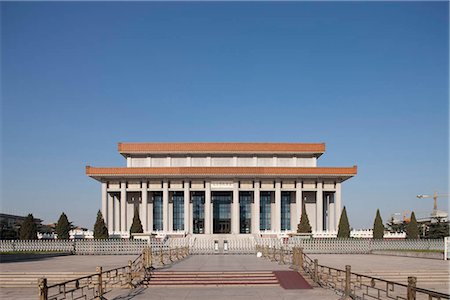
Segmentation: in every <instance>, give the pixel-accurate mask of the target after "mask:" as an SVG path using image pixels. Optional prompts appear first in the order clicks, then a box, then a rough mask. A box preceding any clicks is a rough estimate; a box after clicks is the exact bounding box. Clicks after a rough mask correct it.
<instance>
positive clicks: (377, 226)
mask: <svg viewBox="0 0 450 300" xmlns="http://www.w3.org/2000/svg"><path fill="white" fill-rule="evenodd" d="M383 236H384V225H383V220H382V219H381V215H380V210H379V209H377V214H376V216H375V220H374V222H373V238H374V239H382V238H383Z"/></svg>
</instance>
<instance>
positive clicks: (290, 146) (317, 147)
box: [118, 143, 325, 154]
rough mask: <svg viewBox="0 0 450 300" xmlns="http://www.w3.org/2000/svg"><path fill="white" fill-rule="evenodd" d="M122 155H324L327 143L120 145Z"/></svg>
mask: <svg viewBox="0 0 450 300" xmlns="http://www.w3.org/2000/svg"><path fill="white" fill-rule="evenodd" d="M118 149H119V152H120V153H174V152H175V153H242V152H244V153H314V154H315V153H324V152H325V143H119V145H118Z"/></svg>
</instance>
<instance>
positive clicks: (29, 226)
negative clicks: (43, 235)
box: [19, 214, 38, 240]
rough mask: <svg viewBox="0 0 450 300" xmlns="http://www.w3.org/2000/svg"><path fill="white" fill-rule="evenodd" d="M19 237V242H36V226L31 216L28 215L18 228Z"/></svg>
mask: <svg viewBox="0 0 450 300" xmlns="http://www.w3.org/2000/svg"><path fill="white" fill-rule="evenodd" d="M19 237H20V239H21V240H37V238H38V237H37V226H36V223H35V222H34V217H33V214H28V216H27V217H26V218H25V220H24V221H23V223H22V225H21V226H20V233H19Z"/></svg>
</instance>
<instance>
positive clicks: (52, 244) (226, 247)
mask: <svg viewBox="0 0 450 300" xmlns="http://www.w3.org/2000/svg"><path fill="white" fill-rule="evenodd" d="M149 245H150V246H151V247H152V249H153V250H155V251H157V250H160V249H161V248H162V249H165V248H168V247H171V248H175V247H185V246H189V249H190V253H191V254H217V253H229V254H247V253H254V251H255V246H256V245H260V246H268V247H270V248H272V247H276V248H280V247H285V248H287V249H291V248H292V247H294V246H299V247H302V248H303V251H304V252H305V253H330V254H333V253H335V254H339V253H348V254H350V253H355V254H356V253H361V254H362V253H371V252H372V251H374V250H434V251H442V252H444V251H445V249H446V246H447V247H448V246H449V240H448V239H446V242H444V240H443V239H436V240H408V239H401V240H392V239H381V240H374V239H327V238H323V239H313V238H311V239H309V238H301V237H292V238H289V239H277V238H261V237H254V236H247V237H230V238H220V239H219V238H214V237H207V236H203V237H184V238H181V237H180V238H168V239H165V240H164V241H160V240H156V239H151V240H149V241H146V240H137V239H135V240H128V239H105V240H64V241H63V240H30V241H20V240H15V241H10V240H0V252H17V251H19V252H26V251H41V252H65V253H74V254H80V255H92V254H96V255H101V254H140V253H142V250H143V249H144V248H145V247H148V246H149ZM447 249H448V248H447ZM447 253H448V252H447ZM445 257H448V254H447V255H446V256H445Z"/></svg>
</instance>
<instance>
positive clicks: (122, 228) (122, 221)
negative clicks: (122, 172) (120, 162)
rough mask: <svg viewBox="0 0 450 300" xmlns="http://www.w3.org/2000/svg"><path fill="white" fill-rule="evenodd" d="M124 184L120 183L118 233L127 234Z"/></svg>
mask: <svg viewBox="0 0 450 300" xmlns="http://www.w3.org/2000/svg"><path fill="white" fill-rule="evenodd" d="M126 185H127V184H126V182H120V231H121V232H122V234H124V233H126V232H127V228H128V226H127V190H126V188H127V187H126Z"/></svg>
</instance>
